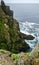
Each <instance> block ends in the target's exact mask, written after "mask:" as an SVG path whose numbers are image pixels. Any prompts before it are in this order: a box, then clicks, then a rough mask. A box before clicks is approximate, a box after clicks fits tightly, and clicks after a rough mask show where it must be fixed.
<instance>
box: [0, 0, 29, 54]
mask: <svg viewBox="0 0 39 65" xmlns="http://www.w3.org/2000/svg"><path fill="white" fill-rule="evenodd" d="M0 48H2V49H7V50H9V51H11V52H15V53H18V52H21V51H23V52H25V51H26V50H27V49H28V48H30V47H29V45H28V44H27V43H26V42H25V41H24V39H23V38H22V36H21V33H20V29H19V23H18V22H17V20H16V19H14V18H13V12H12V11H11V10H10V7H9V6H6V5H5V3H4V1H3V0H2V1H1V5H0Z"/></svg>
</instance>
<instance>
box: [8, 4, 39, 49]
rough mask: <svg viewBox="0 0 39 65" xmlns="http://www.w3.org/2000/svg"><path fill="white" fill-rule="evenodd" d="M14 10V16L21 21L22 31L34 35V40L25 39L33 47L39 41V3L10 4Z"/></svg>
mask: <svg viewBox="0 0 39 65" xmlns="http://www.w3.org/2000/svg"><path fill="white" fill-rule="evenodd" d="M8 5H9V6H10V9H11V10H13V13H14V15H13V17H14V18H15V19H17V21H18V22H19V27H20V31H21V32H22V33H24V34H27V35H33V36H34V37H35V39H34V40H25V41H26V42H27V44H29V46H30V47H31V48H32V49H33V48H34V47H35V46H36V44H37V42H38V41H39V4H35V3H34V4H29V3H27V4H24V3H23V4H22V3H21V4H20V3H13V4H10V3H9V4H8Z"/></svg>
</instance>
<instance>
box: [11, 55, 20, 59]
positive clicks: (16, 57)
mask: <svg viewBox="0 0 39 65" xmlns="http://www.w3.org/2000/svg"><path fill="white" fill-rule="evenodd" d="M11 58H12V59H13V60H19V58H20V57H19V55H18V54H12V55H11Z"/></svg>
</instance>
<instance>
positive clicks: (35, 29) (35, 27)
mask: <svg viewBox="0 0 39 65" xmlns="http://www.w3.org/2000/svg"><path fill="white" fill-rule="evenodd" d="M19 26H20V31H21V32H22V33H24V34H27V35H33V36H34V37H35V39H34V40H25V41H26V42H27V43H28V44H29V46H30V47H31V48H34V47H35V46H36V43H37V42H38V41H39V24H37V23H31V22H27V21H25V22H19Z"/></svg>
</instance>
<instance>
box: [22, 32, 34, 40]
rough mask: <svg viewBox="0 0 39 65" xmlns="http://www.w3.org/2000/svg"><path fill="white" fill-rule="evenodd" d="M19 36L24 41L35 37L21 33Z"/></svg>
mask: <svg viewBox="0 0 39 65" xmlns="http://www.w3.org/2000/svg"><path fill="white" fill-rule="evenodd" d="M21 36H22V37H23V38H24V39H26V40H33V39H34V38H35V37H34V36H32V35H26V34H24V33H21Z"/></svg>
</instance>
